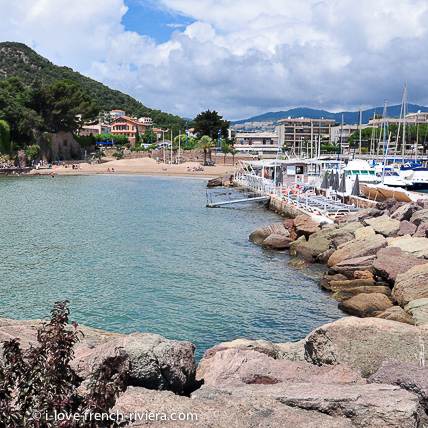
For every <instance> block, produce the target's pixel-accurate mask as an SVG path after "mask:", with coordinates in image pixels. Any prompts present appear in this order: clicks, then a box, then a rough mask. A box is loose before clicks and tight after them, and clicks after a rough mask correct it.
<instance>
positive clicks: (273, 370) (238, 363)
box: [196, 348, 365, 387]
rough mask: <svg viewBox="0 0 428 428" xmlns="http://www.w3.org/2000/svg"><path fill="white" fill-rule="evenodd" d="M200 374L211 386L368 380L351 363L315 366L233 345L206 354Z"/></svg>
mask: <svg viewBox="0 0 428 428" xmlns="http://www.w3.org/2000/svg"><path fill="white" fill-rule="evenodd" d="M196 378H197V380H198V381H199V382H203V384H204V385H207V386H233V387H241V386H244V385H250V384H264V385H272V384H276V383H283V382H287V383H296V382H298V383H312V382H313V383H329V384H332V383H341V384H356V383H365V381H364V380H363V379H362V377H361V375H360V373H359V372H358V371H353V370H351V369H350V368H349V367H348V366H345V365H341V366H331V365H330V366H323V367H319V366H314V365H313V364H308V363H307V362H306V361H300V362H296V361H289V360H275V359H273V358H271V357H269V356H267V355H266V354H263V353H260V352H256V351H252V350H249V349H242V348H241V349H238V348H231V349H225V350H223V351H219V352H217V353H216V354H215V355H214V356H213V357H211V358H208V359H205V358H203V359H202V360H201V361H200V363H199V365H198V369H197V373H196Z"/></svg>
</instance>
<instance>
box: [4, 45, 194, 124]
mask: <svg viewBox="0 0 428 428" xmlns="http://www.w3.org/2000/svg"><path fill="white" fill-rule="evenodd" d="M12 76H17V77H19V78H20V79H21V80H22V82H23V83H24V84H25V85H26V86H30V85H31V84H32V83H33V82H36V81H40V82H41V83H42V84H46V85H50V84H52V83H53V82H56V81H58V80H62V79H70V80H72V81H74V82H75V83H76V84H77V85H78V86H80V87H81V88H82V90H83V91H84V92H85V93H86V94H88V95H89V96H90V97H91V99H92V101H94V102H96V103H97V104H98V105H99V106H100V108H101V110H103V111H110V110H115V109H117V110H124V111H126V114H127V115H128V116H136V117H141V116H148V117H151V118H152V119H153V122H154V123H155V124H156V125H158V126H164V127H172V126H174V127H179V128H181V129H184V128H185V127H186V121H185V120H184V119H182V118H180V117H178V116H174V115H172V114H168V113H164V112H162V111H160V110H154V109H150V108H148V107H146V106H145V105H143V104H142V103H140V102H139V101H137V100H135V99H134V98H132V97H131V96H129V95H126V94H124V93H122V92H120V91H116V90H113V89H110V88H109V87H107V86H105V85H103V84H102V83H99V82H97V81H95V80H93V79H90V78H88V77H85V76H83V75H82V74H80V73H77V72H75V71H73V70H72V69H71V68H68V67H59V66H57V65H54V64H52V63H51V62H50V61H48V60H47V59H46V58H43V57H42V56H40V55H39V54H37V53H36V52H35V51H34V50H33V49H31V48H29V47H28V46H26V45H24V44H22V43H15V42H3V43H0V80H5V79H8V78H10V77H12Z"/></svg>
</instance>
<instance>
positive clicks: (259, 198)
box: [206, 186, 270, 208]
mask: <svg viewBox="0 0 428 428" xmlns="http://www.w3.org/2000/svg"><path fill="white" fill-rule="evenodd" d="M237 191H240V192H241V193H242V197H238V195H237V194H236V193H237ZM206 197H207V204H206V206H207V207H208V208H220V207H226V206H229V205H233V204H244V203H248V202H268V201H269V200H270V196H267V195H260V194H259V193H258V192H253V191H251V190H250V189H249V188H248V187H245V186H244V187H233V188H230V189H229V188H226V189H222V190H211V191H208V190H207V191H206ZM218 198H220V200H217V199H218Z"/></svg>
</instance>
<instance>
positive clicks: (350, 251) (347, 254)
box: [327, 235, 388, 266]
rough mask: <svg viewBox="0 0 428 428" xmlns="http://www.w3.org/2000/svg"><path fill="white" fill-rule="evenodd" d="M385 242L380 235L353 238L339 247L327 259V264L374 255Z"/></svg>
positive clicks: (332, 264) (385, 244)
mask: <svg viewBox="0 0 428 428" xmlns="http://www.w3.org/2000/svg"><path fill="white" fill-rule="evenodd" d="M387 244H388V243H387V241H386V239H385V238H384V237H383V236H382V235H375V236H371V237H368V238H364V239H354V240H353V241H350V242H348V243H346V244H344V245H342V246H341V247H339V249H337V250H336V251H335V252H334V253H333V254H332V255H331V257H330V258H329V259H328V263H327V265H328V266H334V265H336V264H338V263H340V262H342V261H344V260H349V259H354V258H358V257H364V256H371V255H374V254H376V253H377V252H378V251H379V250H380V249H381V248H383V247H386V246H387Z"/></svg>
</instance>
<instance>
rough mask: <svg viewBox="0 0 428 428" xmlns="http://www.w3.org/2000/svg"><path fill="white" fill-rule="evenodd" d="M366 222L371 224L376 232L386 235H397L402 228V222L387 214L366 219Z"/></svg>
mask: <svg viewBox="0 0 428 428" xmlns="http://www.w3.org/2000/svg"><path fill="white" fill-rule="evenodd" d="M365 223H366V224H367V225H369V226H371V227H372V228H373V229H374V231H375V232H376V233H380V234H381V235H383V236H385V237H388V236H395V235H396V234H397V233H398V231H399V230H400V222H399V221H398V220H394V219H392V218H390V217H388V216H387V215H383V216H380V217H376V218H369V219H366V220H365Z"/></svg>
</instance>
